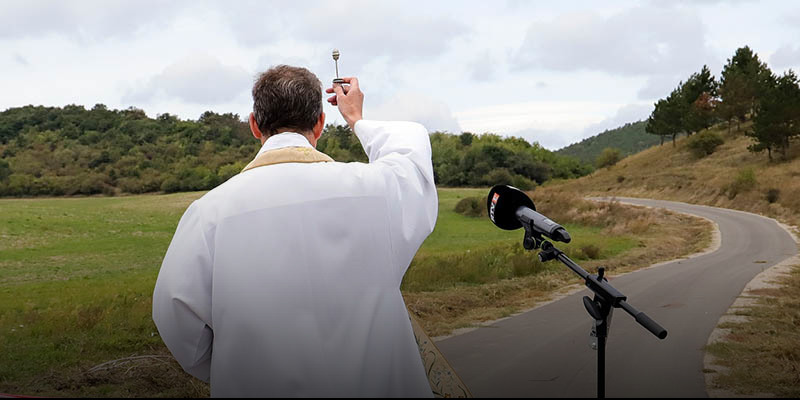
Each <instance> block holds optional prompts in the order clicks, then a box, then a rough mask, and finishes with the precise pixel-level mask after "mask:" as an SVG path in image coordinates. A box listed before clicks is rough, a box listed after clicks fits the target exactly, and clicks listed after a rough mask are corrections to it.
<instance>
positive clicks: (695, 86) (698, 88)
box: [681, 65, 717, 135]
mask: <svg viewBox="0 0 800 400" xmlns="http://www.w3.org/2000/svg"><path fill="white" fill-rule="evenodd" d="M716 96H717V82H716V80H714V76H713V75H711V70H709V69H708V66H706V65H703V68H702V69H701V70H700V72H698V73H694V74H692V75H691V76H690V77H689V79H687V80H686V83H684V84H683V85H682V86H681V100H682V102H681V103H682V104H681V109H682V119H681V124H682V128H683V129H682V130H683V131H685V132H686V134H687V135H691V134H692V133H694V132H697V131H700V130H702V129H705V128H708V127H709V126H711V124H712V122H713V113H712V110H713V108H714V106H715V104H716V102H715V101H714V98H715V97H716Z"/></svg>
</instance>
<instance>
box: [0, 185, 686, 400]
mask: <svg viewBox="0 0 800 400" xmlns="http://www.w3.org/2000/svg"><path fill="white" fill-rule="evenodd" d="M487 192H488V191H487V190H486V189H441V190H440V214H439V220H438V223H437V227H436V230H435V231H434V233H433V234H432V235H431V236H430V237H429V238H428V240H427V241H426V242H425V243H424V245H423V246H422V248H421V249H420V252H419V253H418V256H417V258H415V260H414V262H413V263H412V267H411V268H410V270H409V273H408V275H407V276H406V280H405V281H404V284H403V290H404V294H405V295H406V299H407V302H408V303H409V306H411V307H412V309H414V310H415V311H417V312H418V313H419V315H420V316H421V319H422V321H423V324H427V325H425V326H426V329H429V331H430V332H432V334H441V333H446V332H447V331H449V330H450V329H453V328H457V327H460V326H465V325H468V324H469V323H471V322H472V321H475V320H484V319H491V318H496V317H498V316H502V315H504V314H507V313H510V312H513V311H515V310H517V309H519V307H524V306H525V305H526V304H529V303H530V301H529V300H524V299H523V297H525V296H529V295H534V294H540V293H543V291H544V292H547V290H552V289H554V288H557V287H560V286H563V284H565V283H568V282H569V277H568V274H564V273H563V271H561V268H560V267H559V266H557V265H555V264H552V263H551V264H549V266H547V267H544V266H542V265H540V264H539V265H538V266H537V265H536V264H535V254H534V253H532V252H523V251H520V250H519V249H521V241H522V231H512V232H508V231H502V230H500V229H498V228H496V227H494V225H492V224H491V222H490V221H488V219H485V218H470V217H465V216H462V215H459V214H456V213H455V212H453V211H452V209H453V206H454V205H455V203H456V202H457V201H458V200H459V199H460V198H463V197H465V196H481V197H482V196H485V195H486V193H487ZM201 195H202V193H181V194H172V195H144V196H131V197H118V198H99V197H98V198H59V199H14V200H12V199H7V200H0V351H2V355H0V392H7V393H18V394H32V395H53V396H205V395H207V394H208V387H207V385H205V384H203V383H201V382H199V381H196V380H194V379H192V378H190V377H188V375H186V374H184V373H183V372H182V371H181V370H180V368H179V367H178V366H177V364H175V363H174V361H172V359H171V356H170V355H169V353H168V351H167V350H166V348H165V347H164V345H163V343H162V341H161V339H160V338H159V336H158V333H157V331H156V329H155V326H154V324H153V322H152V320H151V314H150V313H151V296H152V291H153V287H154V285H155V280H156V276H157V274H158V270H159V267H160V263H161V260H162V258H163V256H164V253H165V252H166V249H167V246H168V244H169V241H170V239H171V237H172V234H173V233H174V230H175V227H176V226H177V223H178V220H179V218H180V216H181V214H182V213H183V211H184V210H185V208H186V207H187V206H188V204H189V203H190V202H191V201H192V200H194V199H196V198H198V197H200V196H201ZM612 208H613V207H612ZM612 208H608V209H609V210H611V209H612ZM673 222H674V224H676V225H685V221H682V220H674V221H673ZM565 225H566V227H567V228H568V229H569V230H570V233H571V234H572V236H573V237H575V238H577V239H576V240H575V242H574V243H573V244H572V245H571V246H568V249H567V250H568V252H569V253H570V254H571V256H573V257H574V258H575V259H576V260H582V259H585V258H582V257H583V255H584V253H583V252H581V251H580V248H581V247H582V246H586V245H589V244H593V245H595V246H597V247H599V248H601V249H602V253H601V255H600V259H599V260H592V261H591V262H589V265H596V264H597V263H599V262H608V263H610V264H612V266H613V265H614V263H616V264H617V265H620V266H624V265H625V263H626V262H627V263H629V264H632V263H640V262H641V263H642V264H644V261H643V260H642V259H641V258H637V257H639V256H637V254H638V253H637V252H641V248H642V246H643V245H645V244H646V243H645V242H643V241H642V239H641V238H640V237H638V235H637V238H636V239H634V236H632V234H630V233H626V232H616V233H613V234H610V233H609V232H610V231H609V229H608V228H603V227H602V226H600V225H597V224H595V225H592V224H591V223H588V224H579V225H575V224H565ZM664 226H671V225H670V224H669V223H665V225H664ZM691 234H693V233H692V232H689V233H687V235H691ZM685 250H686V251H691V249H688V248H687V249H685ZM681 251H684V249H681ZM659 254H660V253H659ZM665 254H666V253H665ZM669 254H672V253H669ZM665 256H668V255H665ZM626 257H627V258H626ZM669 257H671V256H669ZM615 260H616V261H615ZM625 260H627V261H625ZM592 263H594V264H592ZM641 266H645V265H641ZM587 269H588V268H587ZM525 288H528V289H531V290H533V292H532V291H531V290H527V289H525ZM487 293H488V295H487ZM475 296H478V297H479V298H480V301H478V302H477V303H476V302H473V300H470V299H474V298H475ZM526 301H527V302H526ZM432 310H433V311H432ZM436 310H438V311H436ZM442 310H445V311H447V310H449V311H447V312H444V311H442Z"/></svg>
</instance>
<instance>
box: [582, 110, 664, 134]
mask: <svg viewBox="0 0 800 400" xmlns="http://www.w3.org/2000/svg"><path fill="white" fill-rule="evenodd" d="M653 107H654V106H653V105H652V104H643V103H633V104H627V105H624V106H622V107H620V109H619V110H617V113H616V114H614V115H613V116H612V117H609V118H606V119H604V120H602V121H600V122H598V123H596V124H591V125H589V126H587V127H586V128H585V129H584V130H583V137H582V138H581V139H584V138H587V137H590V136H595V135H597V134H599V133H602V132H604V131H607V130H609V129H614V128H619V127H620V126H623V125H625V124H627V123H629V122H636V121H641V120H644V119H647V117H649V116H650V113H651V112H653Z"/></svg>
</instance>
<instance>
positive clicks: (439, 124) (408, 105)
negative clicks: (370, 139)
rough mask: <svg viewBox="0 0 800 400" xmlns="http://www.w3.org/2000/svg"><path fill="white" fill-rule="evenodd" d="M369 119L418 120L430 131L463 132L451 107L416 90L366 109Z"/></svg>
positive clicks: (397, 95) (400, 94) (365, 114)
mask: <svg viewBox="0 0 800 400" xmlns="http://www.w3.org/2000/svg"><path fill="white" fill-rule="evenodd" d="M364 117H365V118H368V119H383V120H404V121H416V122H419V123H421V124H422V125H425V127H426V128H428V131H430V132H433V131H447V132H450V133H461V126H460V125H459V123H458V121H457V120H456V119H455V117H453V113H452V112H451V111H450V108H449V107H448V106H447V104H445V103H444V102H442V101H439V100H436V99H433V98H430V97H427V96H424V95H420V94H419V93H416V92H401V93H398V94H396V95H395V96H393V97H392V98H390V99H389V100H388V101H386V102H384V103H382V104H381V105H379V106H377V107H374V108H372V109H370V108H367V109H366V110H365V111H364Z"/></svg>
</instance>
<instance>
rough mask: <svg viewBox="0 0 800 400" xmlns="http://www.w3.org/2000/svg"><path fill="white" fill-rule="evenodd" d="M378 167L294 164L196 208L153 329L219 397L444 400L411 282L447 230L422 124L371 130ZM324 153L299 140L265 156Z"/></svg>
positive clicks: (285, 141) (284, 138) (367, 133)
mask: <svg viewBox="0 0 800 400" xmlns="http://www.w3.org/2000/svg"><path fill="white" fill-rule="evenodd" d="M355 133H356V136H357V137H358V139H359V140H360V141H361V144H362V145H363V146H364V150H365V151H366V153H367V155H368V156H369V164H364V163H339V162H314V163H297V162H292V163H281V164H274V165H269V166H263V167H258V168H253V169H250V170H247V171H244V172H242V173H241V174H239V175H237V176H235V177H233V178H231V179H230V180H228V181H227V182H225V183H224V184H222V185H220V186H219V187H217V188H215V189H214V190H211V191H210V192H208V193H206V194H205V195H204V196H203V197H202V198H200V199H198V200H196V201H195V202H193V203H192V204H191V205H190V206H189V208H188V209H187V210H186V212H185V214H184V215H183V217H182V218H181V220H180V223H179V224H178V228H177V231H176V232H175V236H174V237H173V238H172V242H171V243H170V246H169V250H167V254H166V256H165V258H164V262H163V264H162V266H161V271H160V273H159V276H158V281H157V282H156V287H155V292H154V294H153V320H154V321H155V323H156V325H157V327H158V331H159V333H160V335H161V337H162V339H163V340H164V342H165V343H166V345H167V347H168V348H169V349H170V351H171V352H172V354H173V355H174V356H175V358H176V359H177V360H178V362H179V363H180V364H181V366H183V368H184V369H185V370H186V371H187V372H189V373H190V374H192V375H194V376H196V377H198V378H200V379H202V380H205V381H209V380H210V382H211V393H212V396H225V397H233V396H302V397H312V396H337V397H343V396H347V397H349V396H355V397H364V396H370V397H389V396H403V397H422V396H425V397H430V396H431V388H430V386H429V384H428V379H427V377H426V374H425V371H424V368H423V364H422V361H421V358H420V354H419V350H418V347H417V345H416V342H415V340H414V336H413V333H412V329H411V324H410V322H409V318H408V312H407V310H406V307H405V303H404V301H403V298H402V296H401V294H400V283H401V280H402V279H403V275H404V274H405V272H406V269H407V268H408V265H409V263H410V262H411V259H412V258H413V257H414V254H416V252H417V249H418V248H419V246H420V245H421V244H422V241H423V240H424V239H425V238H426V237H427V236H428V235H429V234H430V232H431V231H432V230H433V227H434V224H435V223H436V216H437V208H438V199H437V194H436V188H435V186H434V181H433V166H432V164H431V147H430V139H429V137H428V133H427V131H426V130H425V128H424V127H423V126H422V125H419V124H416V123H410V122H378V121H367V120H361V121H358V122H357V123H356V125H355ZM297 146H299V147H311V145H310V144H309V143H308V140H307V139H306V138H305V137H303V136H301V135H299V134H295V133H284V134H279V135H275V136H273V137H270V138H269V139H268V140H267V141H266V143H264V146H263V147H262V149H261V152H260V153H259V154H261V153H262V152H264V151H268V150H274V149H279V148H286V147H297Z"/></svg>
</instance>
